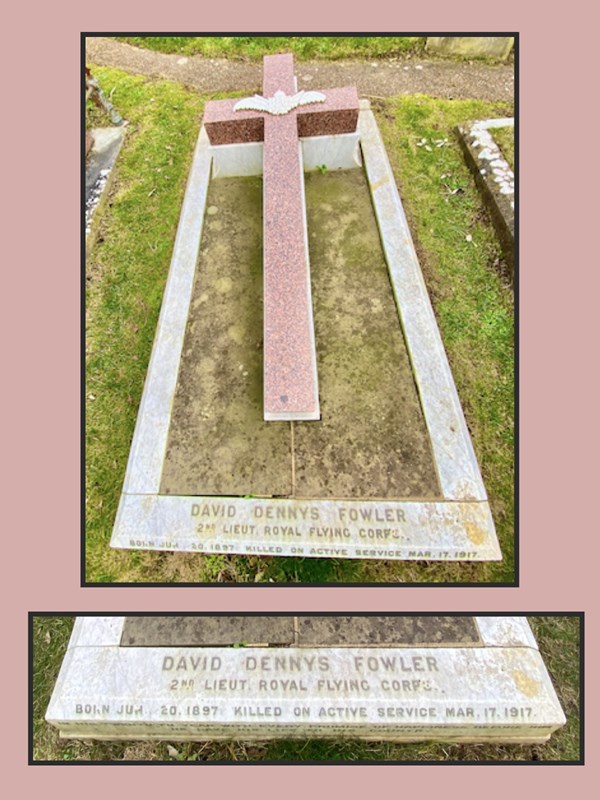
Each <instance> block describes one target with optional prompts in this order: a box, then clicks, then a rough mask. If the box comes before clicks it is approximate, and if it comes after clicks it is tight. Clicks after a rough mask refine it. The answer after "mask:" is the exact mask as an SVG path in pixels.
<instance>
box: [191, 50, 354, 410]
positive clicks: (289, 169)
mask: <svg viewBox="0 0 600 800" xmlns="http://www.w3.org/2000/svg"><path fill="white" fill-rule="evenodd" d="M268 98H274V100H271V101H270V103H271V104H272V105H271V110H270V111H269V109H268V107H267V106H268V105H269V102H268V100H267V99H268ZM298 102H299V103H301V105H297V106H296V107H294V105H295V104H297V103H298ZM240 105H242V106H243V108H242V109H240V108H239V106H240ZM236 106H238V109H237V110H236ZM252 109H257V110H252ZM357 122H358V95H357V92H356V89H355V88H354V87H347V88H343V89H328V90H323V92H322V93H321V92H319V93H316V92H307V93H298V94H296V79H295V77H294V61H293V56H292V55H291V54H285V55H277V56H265V58H264V68H263V97H262V98H260V97H257V96H255V97H254V98H250V99H248V100H245V101H242V102H240V101H236V100H216V101H211V102H209V103H207V104H206V107H205V110H204V126H205V128H206V132H207V134H208V138H209V140H210V143H211V144H212V145H219V144H234V143H239V142H260V141H264V150H263V215H264V223H263V283H264V323H263V324H264V418H265V420H307V419H319V418H320V410H319V388H318V380H317V360H316V352H315V337H314V329H313V315H312V302H311V290H310V267H309V261H308V242H307V239H306V210H305V203H304V174H303V166H302V151H301V148H300V142H299V141H298V137H299V136H320V135H326V134H329V135H331V134H337V133H350V132H352V131H354V130H356V125H357Z"/></svg>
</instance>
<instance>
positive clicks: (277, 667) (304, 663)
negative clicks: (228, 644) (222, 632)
mask: <svg viewBox="0 0 600 800" xmlns="http://www.w3.org/2000/svg"><path fill="white" fill-rule="evenodd" d="M244 663H245V666H246V669H247V670H249V671H253V670H255V669H260V670H262V671H263V672H268V671H269V670H274V671H276V672H300V671H302V670H304V669H306V670H308V671H309V672H311V671H312V670H313V669H314V670H315V671H316V670H318V671H320V672H327V671H328V670H329V669H330V664H329V658H328V657H327V656H292V655H290V656H246V659H245V662H244Z"/></svg>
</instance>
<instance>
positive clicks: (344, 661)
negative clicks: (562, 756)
mask: <svg viewBox="0 0 600 800" xmlns="http://www.w3.org/2000/svg"><path fill="white" fill-rule="evenodd" d="M258 640H261V643H258ZM251 642H255V644H249V643H251ZM46 719H47V721H48V722H49V723H50V724H52V725H54V726H56V727H57V728H58V729H59V731H60V735H61V736H63V737H66V738H93V739H163V740H164V739H166V740H189V741H193V740H198V741H212V740H215V741H216V740H234V739H235V740H247V741H259V740H266V739H278V738H279V739H294V738H302V739H305V738H306V739H308V738H348V739H351V738H356V739H373V740H390V741H398V742H408V741H430V740H435V741H447V742H487V741H494V742H505V743H515V742H516V743H541V742H544V741H547V740H548V738H549V737H550V735H551V734H552V732H553V731H554V730H556V729H557V728H559V727H561V726H562V725H564V723H565V716H564V714H563V711H562V709H561V706H560V703H559V701H558V699H557V696H556V693H555V691H554V688H553V686H552V682H551V680H550V677H549V675H548V673H547V670H546V668H545V666H544V663H543V660H542V658H541V656H540V653H539V651H538V649H537V645H536V642H535V639H534V637H533V634H532V632H531V630H530V628H529V625H528V623H527V620H526V619H525V618H521V617H468V616H458V617H457V616H445V617H444V616H429V615H428V616H421V617H419V616H412V615H387V616H384V615H379V616H377V615H373V616H357V615H348V616H342V617H336V616H318V615H314V616H313V615H311V616H299V617H293V616H278V615H276V616H256V615H237V616H236V615H234V616H229V615H226V616H223V615H219V616H210V615H209V616H203V615H199V616H195V617H189V616H184V617H168V616H167V617H163V618H162V619H161V618H160V617H112V618H95V617H83V618H78V619H77V620H76V623H75V626H74V629H73V633H72V636H71V640H70V643H69V646H68V649H67V653H66V655H65V658H64V661H63V665H62V668H61V671H60V674H59V677H58V679H57V683H56V686H55V689H54V693H53V695H52V698H51V701H50V705H49V707H48V711H47V714H46Z"/></svg>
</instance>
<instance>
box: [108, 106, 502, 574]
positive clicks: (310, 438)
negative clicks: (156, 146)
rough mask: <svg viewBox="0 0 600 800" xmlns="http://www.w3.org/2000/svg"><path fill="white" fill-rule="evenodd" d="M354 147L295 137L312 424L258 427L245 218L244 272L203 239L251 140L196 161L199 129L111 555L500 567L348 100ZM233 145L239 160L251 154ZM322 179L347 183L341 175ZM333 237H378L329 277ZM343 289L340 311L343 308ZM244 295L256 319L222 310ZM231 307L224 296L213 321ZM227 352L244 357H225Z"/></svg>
mask: <svg viewBox="0 0 600 800" xmlns="http://www.w3.org/2000/svg"><path fill="white" fill-rule="evenodd" d="M219 102H220V101H219ZM223 102H225V101H223ZM227 102H229V101H227ZM234 102H235V101H231V103H234ZM241 115H242V116H241V118H240V119H239V120H236V121H235V122H236V125H239V124H240V123H241V122H244V120H245V119H246V118H247V119H255V120H256V119H258V116H257V112H252V111H243V112H241ZM244 115H245V116H244ZM253 115H254V116H253ZM298 115H299V118H300V116H301V114H300V111H299V112H298ZM206 122H207V120H206V118H205V123H206ZM261 124H262V123H261ZM235 135H236V136H238V135H239V132H236V134H235ZM356 135H357V137H358V140H357V139H356V136H355V135H354V134H339V133H335V134H332V137H329V136H315V137H308V138H307V139H302V144H301V147H302V148H303V150H304V149H306V147H308V149H309V151H310V154H311V156H310V157H311V163H312V164H313V165H317V166H319V165H320V166H321V167H325V168H326V169H324V170H320V171H321V172H324V173H325V174H315V175H309V176H308V178H307V182H306V183H307V191H306V195H307V203H308V209H309V214H308V216H309V220H310V224H309V229H308V233H309V237H308V240H309V247H310V252H311V258H313V256H314V273H313V281H314V284H313V289H314V290H316V293H315V336H316V341H317V354H318V358H319V372H320V374H321V377H322V385H321V390H322V394H323V399H322V402H323V406H322V407H323V408H324V409H326V410H327V414H323V418H322V419H321V420H319V421H312V422H302V421H300V422H298V421H295V422H270V423H268V424H264V425H263V423H262V420H261V419H260V407H259V405H258V396H259V394H260V369H261V366H260V353H261V347H260V342H259V340H258V335H259V334H258V331H260V320H259V317H260V314H261V311H260V300H259V299H258V298H259V295H260V291H261V289H260V282H259V281H258V282H257V278H259V272H258V268H257V265H258V258H257V255H256V253H257V252H258V250H259V242H258V239H257V236H256V230H257V229H258V228H257V226H259V224H260V223H259V222H258V221H257V219H255V220H254V222H252V223H251V224H250V225H249V228H248V230H249V231H250V232H249V233H244V225H245V223H244V224H242V221H241V220H240V231H239V236H240V237H241V238H240V243H241V244H243V243H244V242H246V243H250V244H249V245H248V246H246V245H244V246H242V247H240V248H239V249H236V248H235V243H234V247H233V250H232V253H233V255H231V256H230V257H231V258H236V257H237V255H238V253H239V258H240V260H241V261H242V263H244V262H243V260H244V258H246V256H247V257H248V258H249V261H248V262H245V263H246V266H241V268H240V271H239V272H237V273H235V272H233V273H231V274H219V267H220V265H221V264H222V263H223V253H224V252H225V250H224V248H228V247H229V248H230V249H231V246H232V240H231V239H229V238H228V237H227V236H222V235H221V238H219V233H220V227H219V226H220V225H223V224H225V225H226V224H227V219H228V218H232V217H233V215H234V213H235V212H234V211H233V210H232V209H233V208H234V207H235V202H233V203H232V204H230V205H228V204H227V201H226V199H223V200H220V199H218V198H219V196H222V197H223V198H225V196H226V195H227V192H228V190H227V186H226V184H227V180H229V178H227V179H225V178H221V177H218V176H219V175H228V176H230V175H231V172H232V170H233V171H235V170H236V169H237V167H239V168H240V169H241V171H242V173H243V174H244V175H248V174H253V173H254V171H255V170H256V169H257V163H258V159H257V152H258V151H257V150H256V148H257V147H260V144H259V143H258V142H251V143H242V144H230V145H221V144H219V145H218V146H211V145H210V143H209V141H208V137H207V134H206V130H205V126H203V127H202V129H201V133H200V137H199V140H198V145H197V148H196V152H195V157H194V161H193V164H192V169H191V172H190V178H189V182H188V188H187V191H186V195H185V199H184V204H183V209H182V215H181V221H180V226H179V229H178V233H177V238H176V242H175V249H174V253H173V260H172V265H171V270H170V273H169V277H168V281H167V286H166V290H165V297H164V301H163V305H162V309H161V315H160V319H159V324H158V329H157V335H156V339H155V344H154V349H153V353H152V358H151V361H150V365H149V369H148V373H147V378H146V384H145V387H144V393H143V397H142V402H141V405H140V410H139V414H138V420H137V424H136V429H135V433H134V437H133V442H132V447H131V451H130V456H129V462H128V466H127V473H126V476H125V481H124V485H123V491H122V494H121V499H120V503H119V509H118V512H117V517H116V520H115V525H114V529H113V535H112V539H111V546H113V547H117V548H128V549H147V550H172V551H187V552H203V553H242V554H257V555H276V556H289V555H295V556H301V557H338V558H385V559H402V560H459V561H460V560H472V561H480V560H498V559H500V558H501V553H500V549H499V546H498V541H497V538H496V534H495V529H494V524H493V520H492V516H491V513H490V507H489V503H488V500H487V495H486V491H485V488H484V486H483V482H482V479H481V475H480V471H479V466H478V464H477V460H476V458H475V454H474V451H473V447H472V443H471V440H470V436H469V433H468V430H467V426H466V423H465V420H464V416H463V413H462V409H461V405H460V401H459V398H458V394H457V392H456V388H455V385H454V381H453V379H452V375H451V372H450V368H449V365H448V361H447V358H446V355H445V352H444V348H443V344H442V342H441V338H440V335H439V331H438V329H437V325H436V322H435V317H434V314H433V310H432V308H431V304H430V302H429V298H428V295H427V290H426V287H425V283H424V280H423V277H422V274H421V270H420V267H419V264H418V260H417V257H416V254H415V251H414V246H413V244H412V240H411V237H410V232H409V229H408V225H407V223H406V218H405V215H404V211H403V208H402V203H401V201H400V197H399V194H398V190H397V188H396V184H395V181H394V177H393V174H392V171H391V168H390V165H389V161H388V159H387V156H386V153H385V149H384V146H383V142H382V140H381V136H380V134H379V131H378V128H377V124H376V121H375V118H374V116H373V114H372V113H371V111H370V109H369V106H368V103H367V102H365V101H361V106H360V114H359V123H358V129H357V133H356ZM256 136H259V138H260V136H262V134H260V133H259V134H256ZM340 136H341V137H346V136H349V137H352V138H344V139H343V140H342V141H341V140H340V139H339V137H340ZM336 137H338V138H336ZM357 144H358V147H359V149H360V159H359V158H357V157H356V147H357ZM244 148H248V149H249V151H250V150H251V151H252V153H251V154H250V155H248V157H246V156H245V155H244V152H246V151H245V150H244ZM319 148H321V150H319ZM224 150H227V152H226V153H225V152H224ZM217 154H218V155H217ZM330 156H331V157H332V158H333V161H332V162H330V163H331V171H330V170H329V164H328V161H327V158H328V157H330ZM216 164H218V170H217V176H215V174H214V168H215V165H216ZM236 165H237V166H236ZM248 165H250V166H248ZM350 166H352V167H353V170H350V169H349V167H350ZM338 167H341V168H343V170H345V171H344V172H339V174H338V173H337V172H335V170H336V169H337V168H338ZM328 173H329V174H328ZM211 174H212V180H211ZM348 176H349V177H348ZM238 180H246V181H252V180H255V178H239V179H238ZM209 184H210V185H209ZM219 184H221V186H222V189H221V188H219ZM247 186H250V184H248V185H247ZM336 186H337V187H338V188H337V189H336V190H335V191H333V190H332V187H333V188H335V187H336ZM344 187H346V188H344ZM348 187H350V188H349V189H348ZM252 192H255V194H256V196H258V194H257V192H258V186H257V185H255V186H254V188H252V187H251V186H250V189H249V190H247V188H244V189H243V190H241V193H240V194H239V197H243V196H245V194H244V193H247V196H250V195H252ZM327 192H330V193H331V197H327V196H326V195H327ZM214 193H216V194H214ZM213 195H214V196H216V197H217V200H216V201H214V200H212V199H210V198H212V197H213ZM238 199H239V198H238ZM242 205H243V203H242ZM255 205H257V206H258V204H255ZM367 208H368V209H369V211H368V213H369V214H373V213H374V218H371V219H369V217H368V214H367V211H366V210H365V209H367ZM371 208H372V211H371ZM311 209H312V210H311ZM258 210H259V211H260V209H258ZM336 214H337V216H336ZM335 220H337V222H335ZM337 225H339V229H340V230H343V231H344V235H345V237H346V238H348V239H349V240H351V241H353V242H355V243H359V244H360V243H361V242H362V239H361V238H360V236H358V238H357V235H358V234H361V233H362V231H363V230H364V231H365V232H366V231H367V230H371V231H378V239H379V251H380V254H379V253H378V252H376V248H374V247H373V246H372V245H371V244H368V245H366V246H363V247H362V250H359V249H358V248H356V252H357V253H359V256H358V257H357V259H356V261H355V263H350V262H348V265H346V263H345V262H344V260H343V259H341V258H340V252H339V248H336V242H335V241H333V242H327V241H326V242H324V243H323V242H322V241H317V240H322V239H323V237H325V238H326V239H327V238H328V237H329V238H330V239H331V238H333V239H335V235H336V233H335V231H336V230H337V227H336V226H337ZM332 226H333V227H332ZM222 230H223V229H221V231H222ZM312 234H315V236H314V237H313V236H311V235H312ZM315 237H316V238H315ZM313 239H314V241H313ZM201 240H202V246H201ZM211 249H212V253H213V255H212V257H211V260H212V263H207V261H206V253H208V252H210V251H211ZM247 250H249V251H252V252H251V253H247V252H246V251H247ZM199 253H200V259H198V254H199ZM355 255H356V254H355ZM336 259H338V260H337V262H336ZM378 260H379V262H378ZM336 273H337V274H336ZM361 273H362V274H361ZM211 275H212V278H211ZM238 279H239V281H240V285H239V286H237V285H236V281H237V280H238ZM248 280H249V282H246V283H242V281H248ZM252 281H254V282H252ZM203 282H204V283H203ZM211 282H212V283H211ZM219 287H220V289H221V290H222V291H221V292H220V291H219ZM344 287H346V289H347V290H348V292H349V293H352V297H354V298H356V300H355V301H351V302H349V301H348V298H345V297H344V296H343V295H344V291H345V289H344ZM226 290H227V291H226ZM211 292H212V294H211ZM246 296H247V299H248V303H249V306H252V305H254V308H255V316H254V317H252V314H249V313H248V310H247V308H246V310H244V309H243V308H242V306H240V305H236V304H235V303H239V302H240V298H241V299H243V298H244V297H246ZM232 298H237V299H236V300H235V302H233V305H232V306H231V307H230V308H227V304H228V303H229V302H232ZM257 304H258V306H259V308H258V311H256V306H257ZM213 305H214V308H215V309H216V314H215V318H214V319H213V317H212V316H211V308H212V307H213ZM228 315H229V316H228ZM382 320H383V324H382ZM386 320H387V322H388V325H387V327H386V324H385V321H386ZM257 321H258V327H257ZM391 321H393V324H394V325H395V330H394V331H392V330H391V328H390V323H391ZM242 323H243V324H242ZM213 325H214V337H213V338H214V340H215V342H217V344H218V346H217V347H216V348H215V349H214V350H211V349H210V347H209V346H208V345H207V342H206V340H203V341H200V339H196V338H195V337H196V336H197V335H198V333H199V332H200V331H201V330H202V329H203V327H204V329H210V328H211V326H213ZM367 334H368V336H367ZM240 343H242V344H243V343H246V345H249V346H251V348H252V352H249V351H248V350H247V349H246V351H242V350H241V349H240ZM236 348H237V349H236ZM343 348H346V349H345V350H343ZM242 352H244V355H243V356H242V355H241V354H242ZM238 356H239V358H238ZM217 373H218V374H221V373H223V374H227V375H228V376H229V377H228V378H227V381H229V383H228V384H226V385H224V384H217V383H216V382H215V376H216V375H217ZM245 398H247V402H248V406H246V405H245ZM194 409H196V411H198V413H197V414H196V417H195V419H193V420H192V419H191V414H192V411H194ZM354 419H358V420H359V427H358V428H357V427H355V426H354V427H353V420H354ZM261 426H262V427H261Z"/></svg>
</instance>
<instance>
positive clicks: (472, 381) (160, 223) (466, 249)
mask: <svg viewBox="0 0 600 800" xmlns="http://www.w3.org/2000/svg"><path fill="white" fill-rule="evenodd" d="M93 72H94V75H95V76H96V77H97V78H98V80H99V82H100V84H101V86H102V87H103V89H104V91H105V93H106V94H107V96H109V95H111V93H112V102H113V103H114V105H115V107H116V108H117V109H118V110H119V112H120V113H121V114H122V115H123V116H124V117H125V118H126V119H127V120H128V121H129V124H128V128H127V133H126V137H125V142H124V145H123V148H122V151H121V154H120V157H119V161H118V164H117V167H116V171H115V176H114V179H113V183H112V186H111V192H110V196H109V199H108V202H107V203H106V204H105V207H104V209H103V212H102V215H101V218H100V219H99V220H98V221H97V222H96V225H97V236H96V239H95V241H94V243H93V245H92V247H91V248H90V251H89V252H88V257H87V265H86V303H87V311H86V360H87V368H86V374H87V384H86V400H85V403H86V417H87V419H86V461H87V469H86V479H87V484H86V501H85V502H86V517H87V520H86V565H87V566H86V578H87V580H88V581H90V582H99V583H103V582H207V583H225V582H226V583H229V582H239V583H259V582H267V583H268V582H271V583H281V582H292V583H296V582H300V583H311V582H312V583H327V582H333V581H336V582H348V583H352V582H382V581H385V582H394V583H406V582H423V581H426V582H471V581H482V582H512V581H513V580H514V544H513V533H514V531H513V479H514V472H513V470H514V463H513V444H514V439H513V376H514V363H513V308H512V304H513V298H512V293H511V291H510V288H509V286H508V285H505V283H504V282H503V280H502V278H501V277H500V272H501V270H499V267H501V255H500V250H499V247H498V245H497V243H496V240H495V238H494V236H493V232H492V228H491V226H490V224H489V221H488V219H487V217H486V213H485V210H484V208H483V206H482V204H481V202H480V200H479V196H478V194H477V192H476V190H475V187H474V185H473V183H472V181H471V177H470V175H469V172H468V170H467V168H466V166H465V165H464V162H463V159H462V155H461V152H460V149H459V147H458V144H457V143H456V142H455V140H454V138H453V134H452V130H453V126H454V125H456V124H457V123H458V122H466V121H468V120H472V119H482V118H487V117H490V116H494V115H495V114H496V115H498V114H500V115H504V116H506V115H507V114H508V113H510V112H511V109H510V108H509V107H508V106H507V104H498V103H497V104H493V103H486V102H480V101H443V100H434V99H432V98H427V97H405V98H402V99H395V100H394V99H392V100H390V101H385V102H384V101H379V102H378V105H377V107H376V108H375V111H376V114H377V117H378V119H379V122H380V125H381V129H382V134H383V136H384V138H385V141H386V145H387V148H388V153H389V155H390V159H391V161H392V165H393V168H394V170H395V174H396V177H397V180H398V182H399V184H400V186H401V191H402V196H403V201H404V203H405V208H406V211H407V214H408V217H409V221H410V223H411V229H412V231H413V236H414V238H415V242H416V245H417V248H418V251H419V256H420V259H421V263H422V267H423V269H424V274H425V279H426V282H427V285H428V289H429V292H430V295H431V297H432V302H433V305H434V310H435V313H436V316H437V319H438V324H439V326H440V330H441V334H442V338H443V340H444V343H445V346H446V349H447V353H448V356H449V359H450V363H451V366H452V370H453V373H454V377H455V380H456V383H457V387H458V391H459V394H460V396H461V400H462V403H463V407H464V409H465V414H466V418H467V423H468V425H469V428H470V430H471V434H472V437H473V442H474V446H475V450H476V452H477V455H478V458H479V462H480V464H481V466H482V471H483V476H484V482H485V483H486V487H487V490H488V494H489V497H490V501H491V505H492V511H493V514H494V518H495V522H496V527H497V530H498V533H499V537H500V541H501V546H502V550H503V553H504V561H503V562H501V563H489V564H475V563H473V564H468V563H467V564H452V563H436V562H431V563H426V562H404V563H402V562H390V561H351V560H336V559H299V558H272V557H271V558H270V557H259V556H243V557H242V556H229V555H212V556H203V555H199V554H193V553H158V552H146V551H116V550H111V549H110V548H109V546H108V544H109V539H110V533H111V530H112V527H113V523H114V518H115V514H116V510H117V502H118V498H119V494H120V490H121V486H122V483H123V478H124V474H125V467H126V464H127V457H128V452H129V446H130V443H131V438H132V435H133V429H134V424H135V419H136V415H137V409H138V406H139V402H140V397H141V392H142V388H143V383H144V378H145V374H146V367H147V364H148V360H149V357H150V352H151V348H152V342H153V337H154V332H155V328H156V322H157V319H158V313H159V310H160V304H161V299H162V294H163V290H164V284H165V280H166V276H167V272H168V269H169V262H170V256H171V251H172V247H173V241H174V237H175V232H176V228H177V222H178V216H179V211H180V207H181V202H182V198H183V193H184V190H185V182H186V177H187V173H188V170H189V166H190V163H191V157H192V151H193V147H194V143H195V140H196V137H197V133H198V128H199V123H200V116H201V113H202V108H203V104H204V102H205V101H206V100H207V99H209V98H208V97H200V96H198V95H197V94H195V93H193V92H188V91H186V90H185V89H184V88H183V87H181V86H179V85H177V84H173V83H167V82H154V81H150V80H145V79H143V78H140V77H134V76H131V75H128V74H126V73H124V72H121V71H119V70H113V69H107V68H99V67H95V68H93ZM440 142H443V146H440V147H438V146H437V144H439V143H440Z"/></svg>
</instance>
